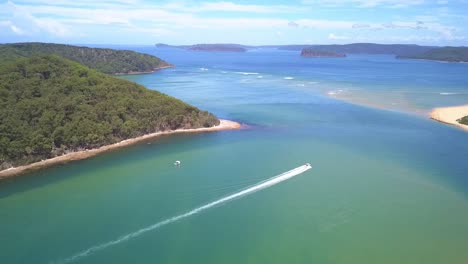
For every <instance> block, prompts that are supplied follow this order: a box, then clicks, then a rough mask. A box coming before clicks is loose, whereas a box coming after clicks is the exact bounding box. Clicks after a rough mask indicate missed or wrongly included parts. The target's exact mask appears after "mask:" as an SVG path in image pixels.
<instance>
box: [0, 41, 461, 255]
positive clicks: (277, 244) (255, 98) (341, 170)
mask: <svg viewBox="0 0 468 264" xmlns="http://www.w3.org/2000/svg"><path fill="white" fill-rule="evenodd" d="M137 50H140V51H144V52H149V53H153V54H158V55H159V56H161V57H163V58H164V59H167V60H168V61H170V62H172V63H174V64H176V65H177V68H174V69H168V70H164V71H161V72H158V73H154V74H149V75H138V76H125V77H123V78H126V79H130V80H132V81H135V82H138V83H141V84H143V85H145V86H147V87H148V88H150V89H157V90H160V91H162V92H165V93H167V94H170V95H173V96H175V97H178V98H181V99H183V100H185V101H187V102H189V103H192V104H194V105H196V106H199V107H201V108H204V109H207V110H209V111H211V112H213V113H215V114H216V115H218V116H220V117H221V118H227V119H233V120H237V121H239V122H242V123H244V124H246V125H247V128H246V129H243V130H237V131H222V132H214V133H205V134H190V135H174V136H164V137H161V138H159V139H155V140H152V141H148V142H143V143H141V144H138V145H134V146H131V147H128V148H125V149H120V150H117V151H113V152H110V153H107V154H104V155H101V156H98V157H94V158H91V159H88V160H83V161H78V162H71V163H69V164H64V165H60V166H56V167H53V168H48V169H44V170H41V171H37V172H33V173H30V174H28V175H26V176H24V177H17V178H13V179H9V180H5V181H2V182H0V212H2V213H1V216H0V246H1V250H0V263H64V262H65V260H67V259H69V258H71V257H73V256H76V255H77V254H79V253H80V252H83V251H86V250H87V249H90V248H93V247H94V248H95V247H99V246H100V245H103V244H105V243H107V242H109V241H114V240H116V239H118V238H119V237H121V236H124V235H127V234H132V233H135V232H137V231H138V230H141V229H142V228H146V227H150V226H152V225H154V224H156V223H159V222H160V221H163V220H165V219H168V218H171V217H174V216H177V215H180V214H183V213H185V212H187V211H190V210H192V209H194V208H197V207H199V206H202V205H204V204H207V203H209V202H212V201H214V200H217V199H219V198H221V197H224V196H226V195H229V194H232V193H235V192H237V191H239V190H242V189H244V188H246V187H249V186H252V185H254V184H255V183H257V182H261V181H263V180H266V179H268V178H270V177H272V176H274V175H277V174H280V173H282V172H284V171H287V170H289V169H292V168H295V167H298V166H300V165H302V164H304V163H306V162H310V163H311V164H312V165H313V167H314V168H313V169H312V170H309V171H307V172H305V173H303V174H301V175H298V176H296V177H294V178H292V179H290V180H288V181H285V182H282V183H280V184H278V185H275V186H273V187H271V188H269V189H265V190H261V191H259V192H257V193H254V194H251V195H249V196H246V197H242V198H240V199H237V200H234V201H231V202H229V203H226V204H223V205H218V206H216V207H213V208H210V209H208V210H206V211H203V212H200V213H199V214H195V215H192V216H190V217H187V218H184V219H181V220H179V221H176V222H172V223H170V224H167V225H165V226H162V227H160V228H157V229H154V230H150V231H148V232H144V233H142V234H141V235H139V236H137V237H134V238H133V239H130V240H125V241H123V242H120V243H116V244H113V245H111V246H108V247H105V248H103V249H101V250H97V251H93V252H91V254H89V255H87V256H84V257H81V258H78V259H76V261H75V262H73V263H465V262H468V252H467V251H466V248H467V245H468V200H467V198H468V196H467V194H468V177H467V175H468V173H467V171H468V162H467V159H468V140H467V134H466V133H465V132H463V131H460V130H458V129H455V128H452V127H449V126H445V125H441V124H439V123H436V122H432V121H430V120H427V119H426V118H423V117H421V116H419V115H415V114H414V113H420V112H423V111H425V109H428V108H431V107H433V106H439V105H451V104H458V103H460V102H462V103H463V102H464V103H466V102H467V100H466V96H467V95H466V94H467V93H468V92H467V84H468V76H467V75H466V74H463V73H466V72H467V70H468V65H466V64H443V63H434V62H424V61H400V60H394V59H393V58H391V57H388V56H351V57H350V58H347V59H345V60H338V59H318V60H304V59H301V58H298V56H297V54H295V53H292V52H278V51H261V52H248V53H245V54H232V53H196V52H185V51H180V50H170V49H169V50H156V49H153V48H149V47H148V48H137ZM260 76H261V77H260ZM408 79H409V80H414V82H413V81H408ZM425 84H426V85H425ZM345 87H348V88H350V87H352V88H353V89H354V90H351V89H350V90H347V91H349V93H351V94H353V95H354V94H356V96H357V94H359V96H360V97H363V98H364V99H365V101H366V102H365V103H364V105H371V104H376V105H379V106H382V107H383V108H385V106H386V105H385V104H382V102H381V101H385V100H387V99H388V98H389V97H387V95H388V94H390V95H392V94H394V95H396V96H395V97H391V99H394V98H402V97H404V98H405V100H407V102H408V104H407V106H408V107H406V106H405V107H401V105H400V106H397V107H395V108H394V109H395V110H397V111H387V110H382V109H376V108H371V107H368V106H359V105H355V104H350V103H347V102H346V101H341V100H336V99H335V98H333V97H332V96H328V95H327V93H328V92H330V91H338V90H340V89H341V90H344V88H345ZM407 91H410V92H407ZM413 91H414V93H413ZM399 92H400V93H401V94H404V96H400V95H398V93H399ZM379 93H380V94H384V95H386V96H385V100H384V99H380V100H381V101H375V100H374V99H373V98H374V97H378V96H376V94H377V95H378V94H379ZM440 93H456V95H441V94H440ZM345 99H346V100H348V99H349V98H345ZM388 100H390V99H388ZM395 100H396V99H395ZM353 102H355V101H353ZM369 102H370V103H369ZM390 105H391V104H390ZM174 160H181V161H182V166H181V167H174V166H173V162H174Z"/></svg>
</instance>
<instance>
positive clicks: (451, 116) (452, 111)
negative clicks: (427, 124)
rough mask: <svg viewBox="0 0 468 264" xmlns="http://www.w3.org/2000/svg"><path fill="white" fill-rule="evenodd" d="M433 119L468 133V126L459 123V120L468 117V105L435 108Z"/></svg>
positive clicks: (432, 113)
mask: <svg viewBox="0 0 468 264" xmlns="http://www.w3.org/2000/svg"><path fill="white" fill-rule="evenodd" d="M430 116H431V118H432V119H434V120H437V121H439V122H442V123H446V124H450V125H454V126H457V127H460V128H462V129H464V130H465V131H468V126H467V125H463V124H460V123H458V122H457V120H458V119H460V118H462V117H465V116H468V105H462V106H452V107H439V108H434V109H433V110H432V112H431V114H430Z"/></svg>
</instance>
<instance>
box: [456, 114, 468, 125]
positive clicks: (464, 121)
mask: <svg viewBox="0 0 468 264" xmlns="http://www.w3.org/2000/svg"><path fill="white" fill-rule="evenodd" d="M457 121H458V123H460V124H463V125H467V126H468V116H465V117H463V118H460V119H458V120H457Z"/></svg>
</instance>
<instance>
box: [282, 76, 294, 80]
mask: <svg viewBox="0 0 468 264" xmlns="http://www.w3.org/2000/svg"><path fill="white" fill-rule="evenodd" d="M283 79H285V80H294V77H289V76H288V77H284V78H283Z"/></svg>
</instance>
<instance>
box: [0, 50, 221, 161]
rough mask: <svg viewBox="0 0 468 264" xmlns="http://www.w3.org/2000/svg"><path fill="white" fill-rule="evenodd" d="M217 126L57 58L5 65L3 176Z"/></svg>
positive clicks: (0, 138)
mask: <svg viewBox="0 0 468 264" xmlns="http://www.w3.org/2000/svg"><path fill="white" fill-rule="evenodd" d="M216 124H219V120H218V119H217V118H216V117H214V116H213V115H212V114H210V113H208V112H203V111H200V110H199V109H197V108H195V107H193V106H190V105H188V104H186V103H184V102H182V101H180V100H178V99H175V98H173V97H170V96H168V95H164V94H161V93H159V92H157V91H152V90H148V89H146V88H145V87H143V86H140V85H138V84H136V83H132V82H129V81H125V80H121V79H118V78H116V77H113V76H111V75H107V74H103V73H100V72H97V71H96V70H92V69H89V68H88V67H86V66H83V65H80V64H78V63H76V62H73V61H70V60H67V59H63V58H61V57H58V56H54V55H44V56H35V57H32V58H28V59H19V60H17V61H15V62H13V63H10V64H3V65H0V169H5V168H7V167H9V166H12V165H13V166H17V165H22V164H27V163H31V162H35V161H39V160H41V159H45V158H50V157H53V156H57V155H60V154H63V153H67V152H70V151H76V150H82V149H88V148H95V147H99V146H103V145H107V144H110V143H115V142H118V141H120V140H123V139H128V138H132V137H136V136H141V135H143V134H146V133H151V132H156V131H162V130H169V129H177V128H197V127H209V126H213V125H216Z"/></svg>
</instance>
